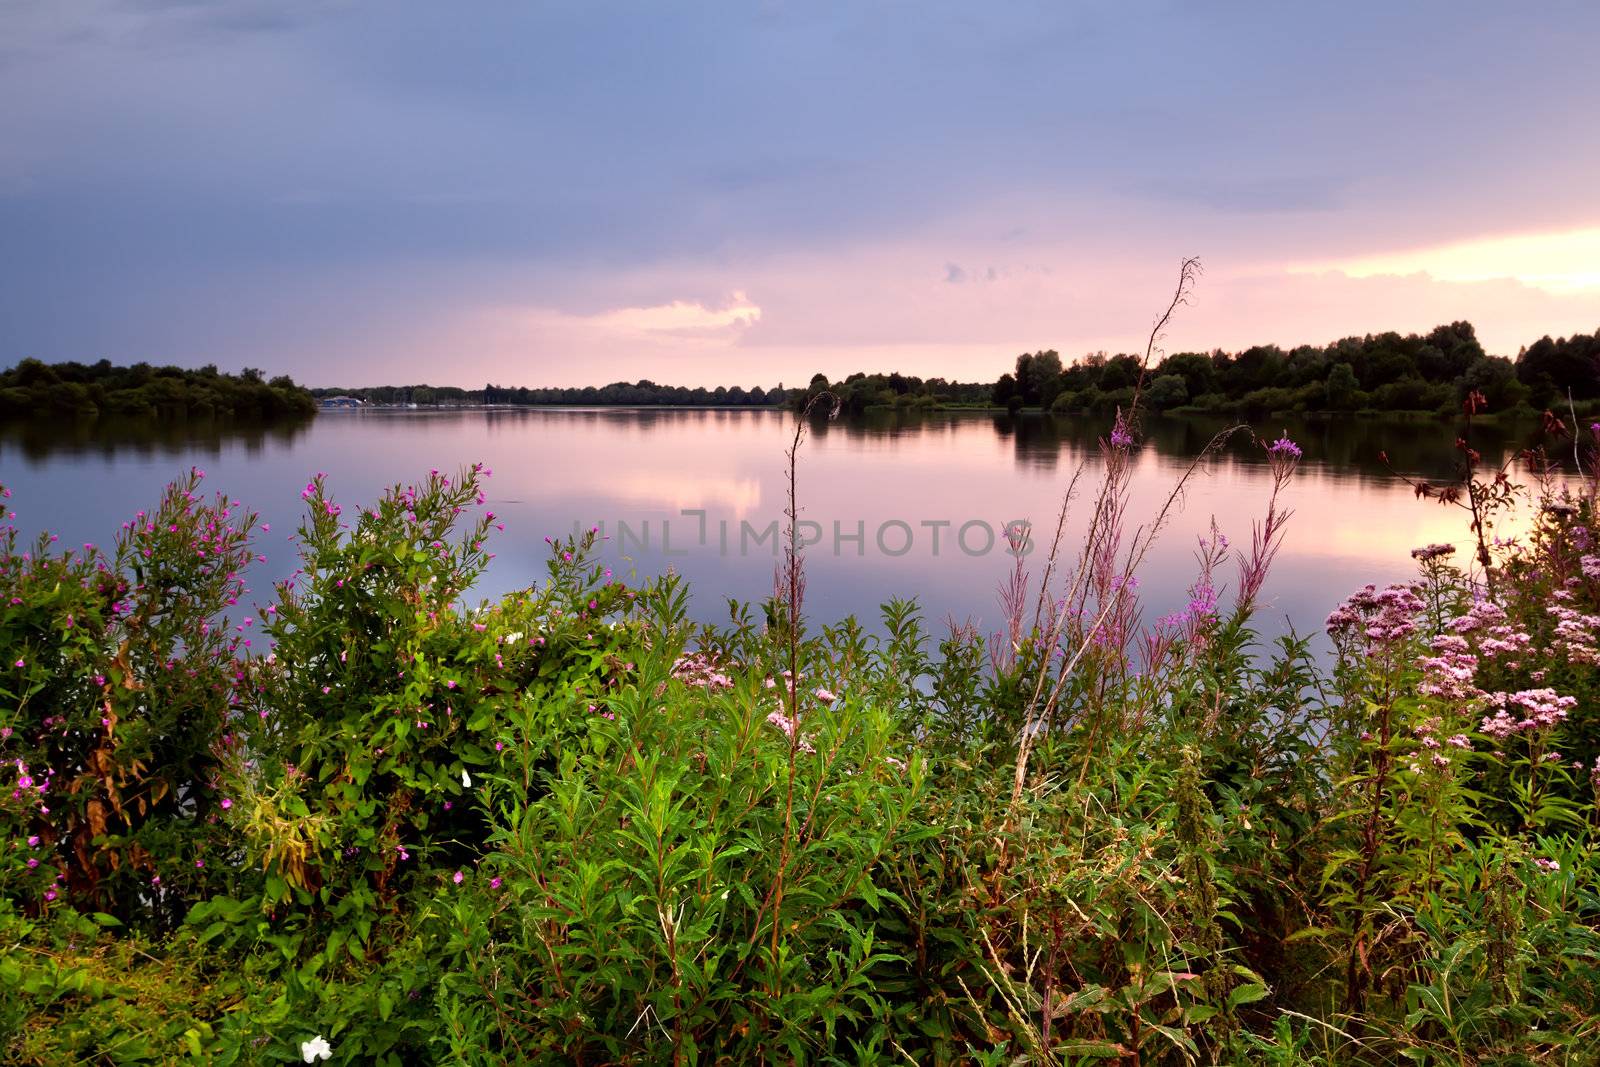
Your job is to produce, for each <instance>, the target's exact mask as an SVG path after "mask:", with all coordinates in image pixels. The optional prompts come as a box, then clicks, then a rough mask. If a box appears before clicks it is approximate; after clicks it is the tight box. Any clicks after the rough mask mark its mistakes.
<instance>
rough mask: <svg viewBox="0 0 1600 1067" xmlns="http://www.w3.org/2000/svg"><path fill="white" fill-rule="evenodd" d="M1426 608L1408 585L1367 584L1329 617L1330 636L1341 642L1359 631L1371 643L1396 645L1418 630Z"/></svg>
mask: <svg viewBox="0 0 1600 1067" xmlns="http://www.w3.org/2000/svg"><path fill="white" fill-rule="evenodd" d="M1425 607H1426V605H1425V604H1424V603H1423V601H1422V598H1421V597H1419V596H1418V595H1417V594H1416V591H1415V590H1414V589H1413V588H1412V587H1411V586H1409V585H1391V586H1389V587H1388V588H1386V589H1379V588H1378V587H1377V586H1374V585H1368V586H1367V587H1366V588H1364V589H1361V590H1359V591H1358V592H1356V593H1354V594H1352V595H1351V596H1350V597H1349V598H1348V599H1347V600H1345V602H1344V603H1343V604H1340V605H1339V606H1338V607H1337V608H1335V609H1334V610H1333V612H1332V613H1331V614H1330V615H1329V616H1328V621H1327V629H1328V635H1329V636H1330V637H1332V638H1333V639H1334V640H1335V642H1340V643H1343V642H1345V641H1348V640H1349V639H1351V638H1353V637H1354V636H1356V635H1357V634H1359V635H1361V636H1363V637H1365V638H1366V641H1367V643H1368V645H1369V646H1386V645H1393V644H1395V643H1397V642H1400V641H1403V640H1405V639H1406V638H1407V637H1410V636H1411V635H1412V634H1414V633H1416V630H1417V620H1418V617H1419V616H1420V615H1421V614H1422V611H1423V609H1424V608H1425Z"/></svg>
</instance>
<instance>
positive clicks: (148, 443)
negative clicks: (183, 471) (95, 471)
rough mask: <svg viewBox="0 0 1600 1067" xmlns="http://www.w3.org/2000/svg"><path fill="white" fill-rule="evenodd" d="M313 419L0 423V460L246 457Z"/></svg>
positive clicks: (290, 438) (302, 430) (295, 434)
mask: <svg viewBox="0 0 1600 1067" xmlns="http://www.w3.org/2000/svg"><path fill="white" fill-rule="evenodd" d="M313 418H314V416H307V417H306V418H304V419H299V420H288V421H275V422H272V423H270V424H263V423H256V422H250V421H245V420H237V419H143V418H105V419H82V420H74V419H18V420H13V421H10V422H7V423H4V424H0V462H4V461H6V459H7V458H8V455H7V454H8V452H12V451H15V452H19V453H21V455H22V458H23V459H25V460H28V461H29V462H31V463H43V462H45V461H47V460H50V459H52V458H54V457H57V456H62V455H65V456H72V457H91V456H92V457H98V458H101V459H114V458H116V457H118V456H137V457H140V458H143V459H150V458H153V457H158V456H159V457H169V458H173V459H181V458H184V457H201V456H217V455H220V454H221V453H222V450H223V447H224V446H225V445H226V446H232V445H237V446H238V447H240V448H242V449H244V451H245V454H246V455H259V454H260V453H261V452H262V450H263V449H265V448H267V447H268V446H269V445H271V446H278V447H282V446H288V445H291V444H293V443H294V441H295V440H296V439H298V438H300V437H303V436H304V435H305V434H306V433H307V432H309V431H310V429H311V423H312V419H313Z"/></svg>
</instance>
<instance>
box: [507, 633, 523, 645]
mask: <svg viewBox="0 0 1600 1067" xmlns="http://www.w3.org/2000/svg"><path fill="white" fill-rule="evenodd" d="M521 640H522V631H521V630H518V631H517V632H516V633H514V634H506V644H508V645H514V644H516V643H517V642H518V641H521Z"/></svg>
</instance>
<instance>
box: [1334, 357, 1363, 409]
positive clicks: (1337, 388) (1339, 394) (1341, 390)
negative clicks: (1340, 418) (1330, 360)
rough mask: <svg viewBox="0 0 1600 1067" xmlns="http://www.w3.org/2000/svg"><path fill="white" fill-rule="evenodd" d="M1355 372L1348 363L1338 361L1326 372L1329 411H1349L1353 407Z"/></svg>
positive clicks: (1355, 387)
mask: <svg viewBox="0 0 1600 1067" xmlns="http://www.w3.org/2000/svg"><path fill="white" fill-rule="evenodd" d="M1358 388H1359V383H1358V382H1357V381H1356V372H1355V370H1354V369H1353V368H1352V367H1351V366H1350V364H1348V363H1340V364H1338V365H1337V366H1335V367H1334V368H1333V370H1331V371H1329V372H1328V382H1327V389H1326V396H1327V401H1328V410H1329V411H1350V410H1352V409H1353V408H1354V407H1355V399H1356V390H1357V389H1358Z"/></svg>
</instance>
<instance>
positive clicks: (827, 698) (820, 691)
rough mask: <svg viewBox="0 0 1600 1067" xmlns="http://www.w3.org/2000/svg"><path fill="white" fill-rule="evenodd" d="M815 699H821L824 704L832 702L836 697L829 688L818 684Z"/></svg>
mask: <svg viewBox="0 0 1600 1067" xmlns="http://www.w3.org/2000/svg"><path fill="white" fill-rule="evenodd" d="M817 699H818V700H820V701H822V702H823V703H824V704H832V703H833V702H834V701H835V700H837V699H838V698H837V697H835V696H834V695H833V693H832V692H830V691H829V690H827V689H824V688H823V687H821V686H818V687H817Z"/></svg>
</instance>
